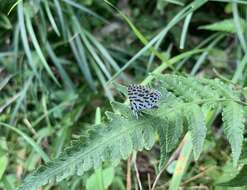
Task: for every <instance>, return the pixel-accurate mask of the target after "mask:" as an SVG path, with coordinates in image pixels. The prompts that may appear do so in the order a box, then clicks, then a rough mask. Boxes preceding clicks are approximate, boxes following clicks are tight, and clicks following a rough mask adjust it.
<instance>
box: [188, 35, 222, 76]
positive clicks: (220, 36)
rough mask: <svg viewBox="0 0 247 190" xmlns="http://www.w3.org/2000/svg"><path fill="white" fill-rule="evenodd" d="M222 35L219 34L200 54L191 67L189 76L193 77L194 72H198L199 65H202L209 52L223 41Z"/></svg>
mask: <svg viewBox="0 0 247 190" xmlns="http://www.w3.org/2000/svg"><path fill="white" fill-rule="evenodd" d="M223 37H224V34H220V35H219V36H217V37H216V38H215V39H214V40H213V41H212V42H211V43H210V44H209V45H208V47H207V48H206V49H205V51H204V52H203V53H202V55H201V56H200V57H199V58H198V59H197V61H196V63H195V65H194V66H193V68H192V70H191V72H190V74H191V75H195V74H196V72H197V71H198V70H199V68H200V67H201V65H202V64H203V63H204V61H205V59H206V57H207V56H208V53H209V51H210V50H211V49H212V48H213V47H214V46H215V45H216V44H217V43H218V42H219V41H220V40H221V39H223Z"/></svg>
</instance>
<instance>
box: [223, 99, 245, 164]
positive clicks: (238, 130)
mask: <svg viewBox="0 0 247 190" xmlns="http://www.w3.org/2000/svg"><path fill="white" fill-rule="evenodd" d="M222 117H223V122H224V132H225V134H226V136H227V139H228V140H229V142H230V144H231V149H232V158H233V165H234V166H237V162H238V159H239V157H240V154H241V149H242V142H243V139H244V137H243V133H244V124H243V121H244V110H243V106H242V105H240V104H238V103H236V102H233V101H226V102H224V105H223V111H222Z"/></svg>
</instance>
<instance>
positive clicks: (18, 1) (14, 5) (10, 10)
mask: <svg viewBox="0 0 247 190" xmlns="http://www.w3.org/2000/svg"><path fill="white" fill-rule="evenodd" d="M20 2H22V0H17V1H16V2H15V3H14V4H13V5H12V6H11V7H10V9H9V12H8V15H9V14H10V13H11V12H12V10H13V9H14V8H15V7H16V6H17V5H18V4H19V3H20Z"/></svg>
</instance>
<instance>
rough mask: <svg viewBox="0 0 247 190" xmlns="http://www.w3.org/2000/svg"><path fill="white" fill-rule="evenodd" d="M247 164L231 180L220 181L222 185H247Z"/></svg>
mask: <svg viewBox="0 0 247 190" xmlns="http://www.w3.org/2000/svg"><path fill="white" fill-rule="evenodd" d="M246 178H247V165H244V166H243V167H242V169H241V170H240V172H239V173H238V174H237V175H236V176H235V177H234V178H232V179H231V180H229V181H226V182H223V183H219V184H217V185H220V186H228V187H241V186H245V185H247V180H246Z"/></svg>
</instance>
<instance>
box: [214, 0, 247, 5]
mask: <svg viewBox="0 0 247 190" xmlns="http://www.w3.org/2000/svg"><path fill="white" fill-rule="evenodd" d="M210 1H215V2H223V3H233V2H235V3H239V4H246V5H247V2H246V1H241V0H210Z"/></svg>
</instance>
